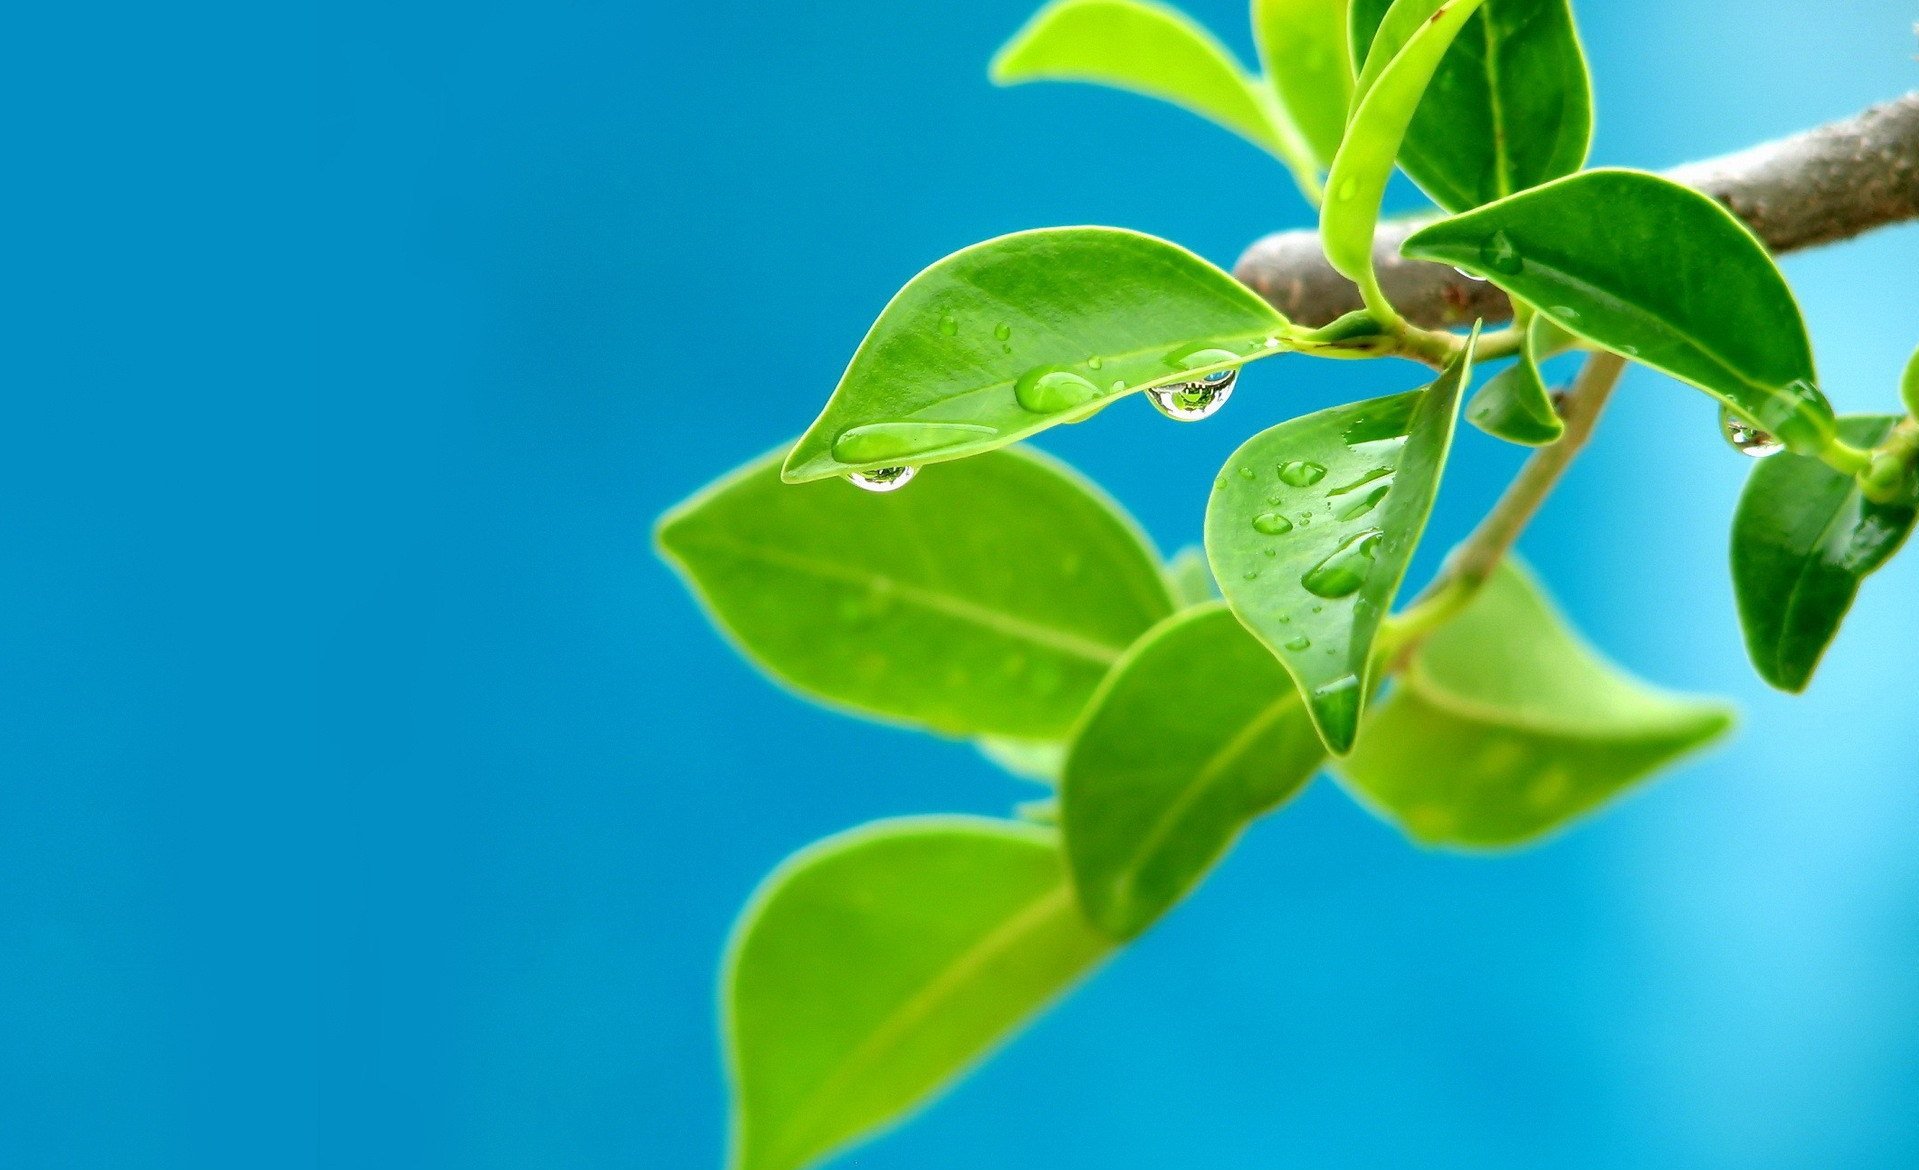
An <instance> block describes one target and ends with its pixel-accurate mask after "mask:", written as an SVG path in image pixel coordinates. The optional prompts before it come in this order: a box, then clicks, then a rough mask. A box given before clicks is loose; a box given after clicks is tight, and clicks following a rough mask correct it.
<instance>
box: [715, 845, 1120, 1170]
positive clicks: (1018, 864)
mask: <svg viewBox="0 0 1919 1170" xmlns="http://www.w3.org/2000/svg"><path fill="white" fill-rule="evenodd" d="M1111 945H1112V944H1111V943H1110V942H1108V941H1107V940H1106V939H1105V938H1104V937H1103V936H1101V935H1100V934H1099V933H1098V932H1096V931H1095V930H1094V929H1093V928H1092V927H1091V926H1090V925H1088V924H1087V922H1086V921H1085V919H1083V918H1082V917H1081V916H1080V912H1079V908H1078V906H1077V905H1076V904H1075V903H1074V901H1073V895H1072V889H1071V887H1070V886H1069V885H1068V883H1067V880H1066V873H1065V868H1064V866H1063V864H1062V862H1061V858H1060V854H1059V848H1058V845H1057V838H1056V836H1055V834H1054V833H1052V832H1051V831H1049V830H1046V829H1041V828H1037V827H1033V826H1027V825H1014V824H1009V823H1004V822H996V821H988V820H978V819H974V818H970V817H938V818H925V819H913V820H900V821H886V822H881V823H879V824H875V825H869V826H867V827H865V828H862V829H858V830H855V831H853V832H851V833H846V834H843V835H841V836H839V837H834V838H832V839H830V840H827V841H822V842H820V843H819V844H817V845H815V846H813V847H812V848H810V849H807V850H805V851H804V852H802V853H800V854H799V855H797V856H795V857H793V858H792V859H790V860H789V861H787V863H786V864H785V865H783V866H781V867H780V868H779V870H778V871H776V872H775V873H774V874H773V875H772V876H771V877H769V878H767V879H766V882H765V884H764V885H763V886H762V887H761V888H760V891H759V893H757V894H756V895H754V898H753V901H752V903H751V904H750V905H749V906H748V907H747V909H746V912H745V914H744V915H743V916H742V917H741V919H740V924H739V927H738V928H737V931H736V933H735V936H734V940H733V945H732V947H731V952H730V954H729V955H728V958H727V963H726V972H725V975H724V981H723V995H724V1012H725V1027H726V1037H727V1051H728V1056H729V1058H730V1062H731V1068H732V1075H733V1084H734V1089H735V1093H736V1109H735V1119H736V1120H735V1127H734V1150H733V1160H732V1166H733V1170H795V1168H796V1167H800V1166H804V1165H807V1164H808V1163H811V1162H813V1161H814V1160H816V1159H818V1158H820V1157H821V1156H822V1155H825V1154H827V1153H829V1152H831V1151H833V1150H835V1149H838V1148H840V1147H841V1146H844V1145H845V1144H847V1143H848V1142H851V1141H854V1140H856V1139H859V1138H861V1137H865V1136H867V1135H869V1134H871V1133H872V1132H873V1131H875V1130H876V1129H879V1128H882V1127H884V1126H887V1125H889V1124H892V1123H893V1122H896V1121H898V1120H899V1119H900V1118H901V1117H902V1116H903V1115H904V1114H906V1113H907V1112H908V1111H909V1110H911V1109H913V1108H914V1107H915V1106H917V1105H919V1104H921V1103H922V1102H923V1101H925V1100H926V1098H927V1097H928V1096H930V1095H931V1094H933V1093H934V1092H936V1091H938V1090H939V1089H940V1088H941V1087H942V1086H944V1085H945V1084H947V1083H948V1082H949V1081H951V1080H952V1079H953V1078H954V1077H956V1076H958V1075H959V1074H961V1073H963V1072H965V1071H966V1070H967V1069H968V1068H969V1067H971V1066H972V1065H973V1064H974V1063H975V1062H976V1061H977V1060H979V1058H980V1057H982V1056H984V1055H985V1054H986V1053H987V1052H988V1051H990V1050H991V1049H992V1048H993V1047H994V1046H995V1045H996V1044H998V1043H1000V1042H1001V1041H1002V1040H1003V1039H1004V1038H1005V1037H1006V1036H1007V1035H1008V1034H1009V1033H1010V1032H1012V1031H1013V1030H1014V1029H1015V1028H1017V1027H1018V1026H1019V1025H1020V1024H1022V1023H1024V1022H1025V1021H1026V1020H1027V1019H1028V1018H1030V1017H1031V1016H1033V1015H1034V1014H1035V1013H1037V1012H1039V1011H1040V1010H1042V1009H1043V1008H1045V1007H1046V1005H1047V1004H1049V1003H1050V1002H1051V1001H1052V1000H1053V999H1055V998H1056V997H1057V996H1058V995H1059V994H1060V993H1061V992H1062V991H1064V990H1065V989H1066V988H1068V987H1069V986H1071V985H1072V984H1073V983H1074V982H1075V981H1076V980H1078V979H1079V978H1080V977H1081V976H1082V975H1084V974H1085V973H1086V972H1087V971H1088V970H1090V969H1091V968H1092V967H1093V965H1094V964H1096V963H1098V962H1099V961H1100V959H1101V958H1103V957H1104V956H1105V955H1106V953H1107V951H1108V949H1109V948H1110V947H1111Z"/></svg>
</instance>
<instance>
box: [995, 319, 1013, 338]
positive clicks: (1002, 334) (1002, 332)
mask: <svg viewBox="0 0 1919 1170" xmlns="http://www.w3.org/2000/svg"><path fill="white" fill-rule="evenodd" d="M1011 336H1013V327H1012V326H1011V325H1008V324H1007V323H1006V322H1004V321H1001V322H1000V323H999V324H997V325H995V326H993V337H994V339H995V340H998V341H1005V340H1006V339H1007V338H1009V337H1011Z"/></svg>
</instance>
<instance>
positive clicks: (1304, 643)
mask: <svg viewBox="0 0 1919 1170" xmlns="http://www.w3.org/2000/svg"><path fill="white" fill-rule="evenodd" d="M1312 648H1313V640H1312V639H1311V638H1308V637H1307V636H1306V635H1304V634H1301V635H1300V636H1299V637H1297V638H1292V639H1289V640H1288V641H1287V643H1286V649H1288V650H1291V651H1293V652H1295V653H1297V652H1299V651H1301V650H1311V649H1312Z"/></svg>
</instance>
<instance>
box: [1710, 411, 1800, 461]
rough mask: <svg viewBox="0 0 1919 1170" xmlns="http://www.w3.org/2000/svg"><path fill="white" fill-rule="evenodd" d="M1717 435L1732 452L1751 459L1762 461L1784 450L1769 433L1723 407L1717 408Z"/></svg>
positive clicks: (1781, 444)
mask: <svg viewBox="0 0 1919 1170" xmlns="http://www.w3.org/2000/svg"><path fill="white" fill-rule="evenodd" d="M1719 433H1720V434H1722V435H1724V436H1725V437H1726V443H1727V444H1728V445H1729V446H1730V447H1732V449H1733V450H1735V451H1737V452H1739V453H1740V454H1741V455H1746V456H1749V457H1751V458H1753V459H1764V458H1765V457H1766V456H1768V455H1777V454H1779V452H1781V451H1784V450H1785V449H1786V445H1785V444H1784V443H1782V442H1780V441H1779V440H1778V439H1777V438H1775V437H1773V435H1772V433H1771V432H1770V431H1762V430H1760V429H1759V428H1758V427H1756V426H1753V425H1752V424H1751V423H1749V422H1747V421H1746V420H1745V419H1743V418H1740V417H1739V416H1738V415H1736V414H1734V413H1733V412H1732V410H1731V409H1730V408H1728V407H1724V406H1722V407H1720V408H1719Z"/></svg>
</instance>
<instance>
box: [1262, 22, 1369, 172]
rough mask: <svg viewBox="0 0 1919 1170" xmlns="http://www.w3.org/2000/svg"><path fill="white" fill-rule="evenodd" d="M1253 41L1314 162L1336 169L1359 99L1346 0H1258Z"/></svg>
mask: <svg viewBox="0 0 1919 1170" xmlns="http://www.w3.org/2000/svg"><path fill="white" fill-rule="evenodd" d="M1253 38H1254V40H1256V41H1257V42H1258V44H1259V59H1260V62H1261V64H1262V65H1263V66H1264V67H1265V70H1266V79H1267V81H1268V83H1269V84H1271V86H1272V87H1273V92H1274V93H1275V94H1277V95H1278V98H1279V103H1280V105H1281V107H1283V108H1284V109H1285V110H1286V111H1287V112H1288V113H1289V114H1290V115H1291V116H1292V120H1293V122H1294V124H1295V125H1297V126H1298V127H1299V130H1300V133H1301V135H1303V136H1304V137H1305V139H1306V144H1307V146H1308V147H1310V148H1311V150H1312V152H1313V160H1314V161H1315V162H1316V163H1318V164H1319V165H1320V166H1322V167H1329V166H1332V165H1333V156H1334V155H1335V154H1337V153H1339V140H1340V139H1341V138H1343V137H1345V135H1346V114H1347V112H1348V106H1349V104H1350V103H1351V101H1352V96H1353V70H1352V66H1351V65H1350V64H1349V60H1350V55H1351V51H1350V49H1349V48H1348V46H1347V32H1346V0H1253Z"/></svg>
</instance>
